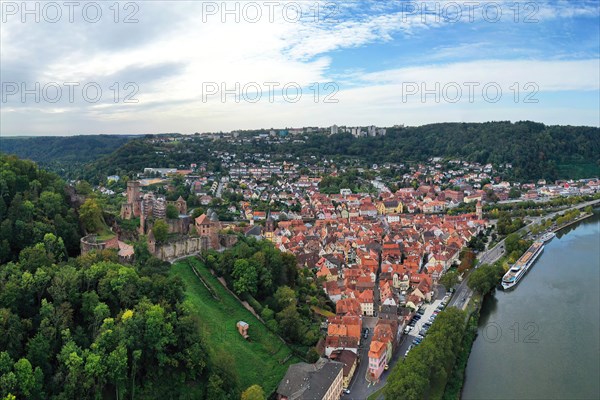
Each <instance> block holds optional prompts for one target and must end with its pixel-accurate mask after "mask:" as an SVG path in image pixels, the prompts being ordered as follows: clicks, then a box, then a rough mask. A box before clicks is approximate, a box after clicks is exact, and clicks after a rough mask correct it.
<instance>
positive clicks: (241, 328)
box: [236, 321, 250, 339]
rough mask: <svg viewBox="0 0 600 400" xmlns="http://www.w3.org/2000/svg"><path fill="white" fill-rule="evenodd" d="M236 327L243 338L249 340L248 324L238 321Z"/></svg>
mask: <svg viewBox="0 0 600 400" xmlns="http://www.w3.org/2000/svg"><path fill="white" fill-rule="evenodd" d="M236 327H237V329H238V332H239V333H240V335H242V337H243V338H244V339H248V328H249V327H250V325H248V323H247V322H244V321H238V323H237V324H236Z"/></svg>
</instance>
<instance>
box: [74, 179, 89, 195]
mask: <svg viewBox="0 0 600 400" xmlns="http://www.w3.org/2000/svg"><path fill="white" fill-rule="evenodd" d="M75 190H76V191H77V193H78V194H81V195H84V196H87V195H88V194H90V193H92V185H90V184H89V182H87V181H83V180H81V181H79V182H77V184H76V185H75Z"/></svg>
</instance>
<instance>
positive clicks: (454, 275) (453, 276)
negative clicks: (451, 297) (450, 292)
mask: <svg viewBox="0 0 600 400" xmlns="http://www.w3.org/2000/svg"><path fill="white" fill-rule="evenodd" d="M440 283H441V284H442V285H444V287H445V288H446V289H450V288H453V287H454V286H455V285H456V284H457V283H458V271H448V272H446V273H445V274H444V275H442V277H441V278H440Z"/></svg>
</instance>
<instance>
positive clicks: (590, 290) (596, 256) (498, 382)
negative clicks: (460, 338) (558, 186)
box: [462, 214, 600, 400]
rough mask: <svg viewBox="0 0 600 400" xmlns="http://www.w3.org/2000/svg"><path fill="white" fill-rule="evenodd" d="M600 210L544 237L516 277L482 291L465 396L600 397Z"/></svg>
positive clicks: (470, 398)
mask: <svg viewBox="0 0 600 400" xmlns="http://www.w3.org/2000/svg"><path fill="white" fill-rule="evenodd" d="M599 332H600V215H598V214H596V215H594V216H593V217H590V218H588V219H587V220H584V221H582V222H580V223H577V224H575V225H573V226H572V227H568V228H566V229H564V230H562V231H560V232H559V233H557V235H556V237H555V238H554V239H553V240H552V241H551V242H549V243H547V244H546V246H545V249H544V252H543V253H542V255H541V256H540V258H539V259H538V260H537V262H536V263H535V264H534V265H533V266H532V267H531V269H530V270H529V272H528V273H527V275H526V276H524V277H523V279H522V280H521V282H519V284H518V285H517V286H516V287H515V288H514V290H512V291H509V292H503V291H496V292H495V294H494V295H491V296H487V298H486V300H485V301H484V304H483V305H482V309H481V318H480V322H479V335H478V336H477V339H476V340H475V342H474V343H473V349H472V352H471V355H470V357H469V361H468V365H467V370H466V379H465V384H464V389H463V394H462V399H464V400H480V399H481V400H484V399H485V400H488V399H536V400H537V399H540V400H541V399H543V400H549V399H594V400H597V399H600V333H599Z"/></svg>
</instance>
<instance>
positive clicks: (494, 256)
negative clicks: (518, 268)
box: [448, 200, 600, 309]
mask: <svg viewBox="0 0 600 400" xmlns="http://www.w3.org/2000/svg"><path fill="white" fill-rule="evenodd" d="M597 203H600V200H592V201H588V202H585V203H581V204H577V205H574V206H573V207H569V208H566V209H563V210H560V211H555V212H552V213H549V214H546V215H543V216H541V217H532V218H530V220H531V222H530V223H529V224H527V225H526V226H524V227H523V228H521V229H519V230H518V231H517V233H519V234H520V235H521V236H524V235H526V234H528V233H529V230H530V228H531V227H532V226H533V225H534V224H537V223H539V222H540V221H541V220H542V219H544V220H546V219H548V218H553V217H554V216H555V215H559V214H564V213H566V212H567V211H570V210H573V209H576V208H577V209H582V208H585V207H587V206H589V205H594V204H597ZM503 254H504V240H502V241H501V242H499V243H498V244H497V245H496V246H494V247H493V248H492V249H490V250H487V251H485V252H483V253H480V254H479V255H478V256H477V259H478V260H479V262H478V263H477V265H475V268H477V267H479V266H480V265H482V264H490V263H494V262H496V260H498V259H499V258H500V257H502V255H503ZM472 295H473V291H472V290H471V289H469V287H468V286H467V279H464V280H463V281H462V282H461V283H460V285H459V286H458V287H457V288H456V291H455V293H454V296H452V300H450V303H449V304H448V305H449V306H453V307H457V308H460V309H464V307H465V306H466V304H467V303H468V302H469V300H470V299H471V296H472Z"/></svg>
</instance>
